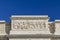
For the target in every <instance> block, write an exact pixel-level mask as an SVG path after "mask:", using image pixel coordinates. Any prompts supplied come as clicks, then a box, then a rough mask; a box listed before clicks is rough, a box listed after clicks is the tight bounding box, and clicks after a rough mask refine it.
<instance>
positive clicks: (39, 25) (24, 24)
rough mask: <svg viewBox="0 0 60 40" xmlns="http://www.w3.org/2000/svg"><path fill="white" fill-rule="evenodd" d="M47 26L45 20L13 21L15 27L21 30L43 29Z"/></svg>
mask: <svg viewBox="0 0 60 40" xmlns="http://www.w3.org/2000/svg"><path fill="white" fill-rule="evenodd" d="M45 27H46V23H45V22H43V21H34V20H32V21H31V20H22V21H21V20H17V21H16V20H15V21H14V22H13V28H14V29H19V30H27V29H28V30H29V29H30V30H36V29H37V30H42V29H44V28H45Z"/></svg>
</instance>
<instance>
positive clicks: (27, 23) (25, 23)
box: [10, 16, 50, 34]
mask: <svg viewBox="0 0 60 40" xmlns="http://www.w3.org/2000/svg"><path fill="white" fill-rule="evenodd" d="M48 20H49V18H48V16H12V17H11V29H12V30H11V31H10V34H42V33H43V34H50V32H49V28H48ZM16 32H17V33H16Z"/></svg>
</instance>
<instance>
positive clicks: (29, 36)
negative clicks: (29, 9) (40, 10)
mask: <svg viewBox="0 0 60 40" xmlns="http://www.w3.org/2000/svg"><path fill="white" fill-rule="evenodd" d="M0 40H60V20H55V21H53V22H49V17H48V16H47V15H28V16H27V15H14V16H11V22H10V23H6V22H5V21H4V20H0Z"/></svg>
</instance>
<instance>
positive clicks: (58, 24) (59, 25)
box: [55, 20, 60, 35]
mask: <svg viewBox="0 0 60 40" xmlns="http://www.w3.org/2000/svg"><path fill="white" fill-rule="evenodd" d="M55 35H60V20H55Z"/></svg>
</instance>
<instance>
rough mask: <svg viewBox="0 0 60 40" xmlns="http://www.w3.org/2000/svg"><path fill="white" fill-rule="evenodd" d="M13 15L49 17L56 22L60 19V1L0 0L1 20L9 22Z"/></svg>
mask: <svg viewBox="0 0 60 40" xmlns="http://www.w3.org/2000/svg"><path fill="white" fill-rule="evenodd" d="M11 15H49V17H50V21H54V20H55V19H60V1H59V0H0V19H1V20H6V21H7V22H9V21H10V16H11Z"/></svg>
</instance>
